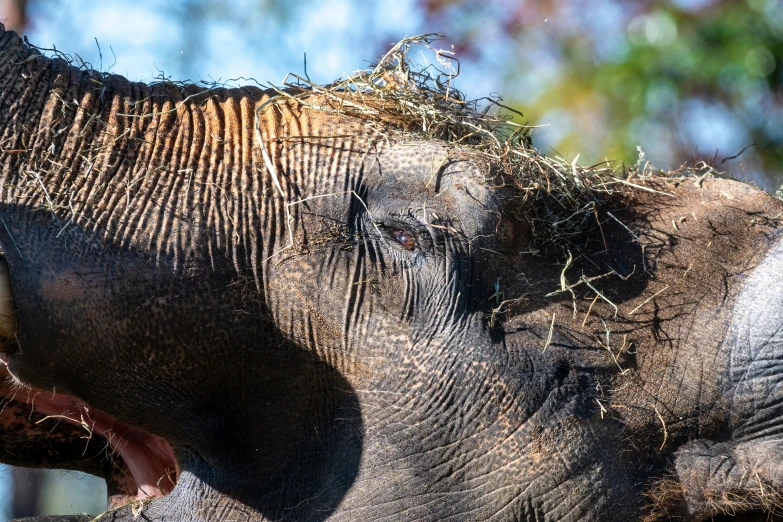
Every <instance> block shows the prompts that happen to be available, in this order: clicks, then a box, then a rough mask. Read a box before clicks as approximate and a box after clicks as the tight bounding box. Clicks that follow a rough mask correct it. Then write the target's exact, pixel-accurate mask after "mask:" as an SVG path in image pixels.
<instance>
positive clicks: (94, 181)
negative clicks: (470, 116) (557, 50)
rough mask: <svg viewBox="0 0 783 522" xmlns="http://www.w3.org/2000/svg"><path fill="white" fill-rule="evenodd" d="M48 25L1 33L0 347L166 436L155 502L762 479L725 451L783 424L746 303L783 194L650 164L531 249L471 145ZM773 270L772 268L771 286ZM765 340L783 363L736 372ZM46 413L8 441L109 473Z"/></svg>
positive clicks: (204, 508) (33, 375)
mask: <svg viewBox="0 0 783 522" xmlns="http://www.w3.org/2000/svg"><path fill="white" fill-rule="evenodd" d="M30 52H31V51H30V50H29V49H28V48H27V47H26V46H24V45H23V44H22V43H21V42H20V41H19V39H18V37H17V36H16V35H14V34H12V33H6V34H5V35H4V36H3V37H2V40H0V93H1V94H0V129H1V130H2V140H3V141H2V150H0V161H1V162H2V167H3V170H2V173H1V174H0V197H1V199H0V220H2V222H1V223H0V224H1V225H2V226H0V244H2V246H3V250H4V253H5V259H6V261H7V263H8V266H9V272H10V282H11V287H12V290H13V298H14V306H15V309H16V332H15V333H14V335H13V336H7V339H6V342H5V344H4V347H3V350H2V351H3V353H4V357H5V358H6V359H7V361H8V368H9V370H10V371H11V373H12V374H13V375H14V376H15V378H18V379H19V380H20V381H21V382H22V383H24V384H25V385H28V386H32V387H34V388H36V389H39V390H46V392H47V393H54V394H58V393H59V394H67V395H70V396H73V397H77V398H78V399H79V400H81V401H84V403H86V404H89V405H90V407H92V408H96V409H97V410H100V411H102V412H105V414H107V415H109V416H111V417H112V418H114V419H117V420H118V421H121V422H123V423H126V424H127V425H130V426H133V427H137V428H139V429H141V430H145V431H146V432H149V433H150V434H154V435H155V436H158V437H161V438H163V439H165V441H167V443H168V444H170V445H171V448H172V449H173V452H174V455H175V457H176V460H177V464H178V467H179V470H180V474H179V479H178V481H177V486H176V487H175V488H174V490H173V491H172V492H171V493H169V494H168V495H166V496H163V497H161V498H157V499H154V500H149V501H147V502H145V503H144V505H143V508H142V512H143V514H144V516H146V517H147V518H148V519H149V520H160V521H174V520H203V521H207V520H209V521H215V520H217V521H220V520H226V521H228V520H327V519H328V520H346V521H348V520H357V521H358V520H361V521H364V520H542V519H547V520H637V519H640V518H642V517H644V516H651V517H659V518H665V517H668V516H673V515H675V514H676V515H682V516H683V517H686V518H687V517H690V518H691V519H694V520H696V519H700V518H704V517H708V516H710V515H711V514H712V513H714V512H717V511H719V510H720V509H722V508H725V507H726V506H725V503H723V504H721V502H722V500H721V499H725V498H728V497H727V493H731V494H733V495H740V496H743V498H744V499H745V500H747V502H746V504H747V505H746V506H745V507H744V508H743V509H745V508H747V510H759V509H762V508H764V507H765V506H764V505H762V504H763V502H762V501H761V500H760V499H759V498H758V495H757V494H756V493H755V491H756V490H754V489H752V488H754V487H755V486H754V485H752V484H751V483H750V482H748V481H747V480H746V478H745V477H743V476H737V477H734V476H733V475H731V474H730V473H729V474H728V475H727V477H728V478H726V480H723V481H722V482H721V480H718V479H720V478H721V477H717V478H716V477H713V476H709V474H710V471H709V470H710V469H712V468H714V467H715V466H714V464H715V462H717V461H715V460H712V459H713V458H718V457H719V456H720V455H722V454H732V455H735V454H736V458H734V459H733V460H732V461H731V462H732V465H734V464H736V463H741V461H742V459H743V458H744V457H743V456H742V455H744V454H747V453H752V448H751V450H747V447H748V446H747V445H748V444H750V445H752V444H756V443H757V442H759V439H762V440H761V442H763V443H765V444H767V446H765V447H769V444H771V443H772V442H771V441H773V440H774V437H776V436H778V435H779V430H780V429H781V428H780V423H779V422H777V420H778V419H780V418H782V417H783V416H782V415H781V414H783V412H779V411H777V410H776V409H775V407H774V404H776V401H777V386H776V381H775V377H774V376H775V375H777V374H778V373H777V370H776V368H777V366H776V365H777V363H778V362H779V359H780V357H781V354H780V352H779V350H778V344H776V343H778V339H777V337H776V336H778V335H779V334H778V333H777V330H775V328H774V324H773V323H774V318H772V319H768V320H767V322H766V323H764V325H760V326H763V329H760V330H759V331H763V332H767V333H766V334H764V336H765V339H762V340H761V341H763V342H760V345H763V346H765V347H768V348H769V353H768V354H767V355H765V356H764V357H763V361H762V362H764V364H767V363H768V366H763V367H762V369H761V370H758V368H757V367H756V366H754V364H756V360H757V359H754V358H753V357H744V358H743V356H742V354H746V353H755V352H754V351H753V350H755V349H756V345H757V344H759V343H755V341H754V342H751V343H750V344H751V345H752V346H751V347H750V348H743V342H744V341H745V340H747V339H748V338H752V335H749V334H747V333H743V332H744V330H742V328H741V327H740V326H741V325H738V324H737V321H738V320H735V318H738V317H740V315H739V314H738V313H736V312H737V311H736V310H735V306H734V305H735V303H736V302H740V303H753V302H755V301H754V296H756V295H758V294H756V293H752V292H758V291H751V290H744V288H745V287H744V286H743V285H744V282H745V280H746V275H747V274H751V273H754V272H753V271H754V269H755V268H756V267H757V266H766V267H772V268H767V269H766V270H767V272H770V273H773V272H774V267H775V266H777V265H774V264H772V265H770V264H767V265H765V264H764V263H774V261H775V259H774V256H778V255H780V254H779V252H780V248H779V247H777V246H776V245H777V242H778V241H779V239H778V238H779V236H780V230H781V226H780V224H779V222H778V221H777V218H778V217H779V216H780V213H781V211H782V210H783V208H782V206H781V204H780V202H778V201H776V200H773V199H772V198H771V197H769V196H767V195H765V194H763V193H762V192H760V191H758V190H756V189H752V188H750V187H747V186H746V185H742V184H740V183H736V182H731V181H727V180H704V181H703V182H701V183H699V184H698V186H697V185H696V184H694V182H693V180H687V181H685V182H683V181H681V180H666V179H646V180H637V182H638V184H641V185H643V186H645V188H647V189H650V190H647V191H643V190H640V191H638V192H634V193H629V194H627V195H626V196H623V198H622V199H618V200H617V201H613V202H611V203H610V205H611V209H612V212H613V213H612V215H611V216H612V217H611V218H610V217H609V215H608V214H600V215H599V214H598V212H596V219H597V220H598V224H599V225H598V226H596V227H595V228H594V229H593V230H587V231H586V232H585V234H584V237H581V238H579V240H577V241H575V242H574V243H573V244H572V245H571V247H570V248H572V249H573V251H571V250H569V253H570V254H572V256H571V257H572V261H571V262H569V263H568V264H567V265H566V266H565V268H564V264H563V260H564V259H565V258H566V252H563V251H559V252H549V253H547V254H545V253H544V252H542V251H541V250H538V252H537V253H536V249H537V248H538V247H537V245H540V242H538V241H537V239H538V238H536V234H537V233H539V231H538V230H537V229H533V228H532V227H531V225H530V224H529V223H528V222H527V221H526V220H525V219H523V215H524V213H525V212H528V211H529V208H528V207H526V206H525V205H526V204H528V202H527V199H526V198H525V193H524V191H522V190H521V189H520V188H519V187H517V186H514V185H513V184H508V183H498V180H497V179H495V178H494V177H493V174H492V172H491V171H490V170H489V168H488V166H487V164H486V163H485V162H482V161H480V160H479V159H478V158H477V157H475V155H471V154H470V153H469V151H466V150H463V149H460V148H459V147H458V146H454V145H450V144H446V143H441V142H436V141H424V140H421V139H417V138H415V137H410V136H407V137H401V136H397V135H392V136H393V137H394V139H387V138H388V137H387V136H383V135H380V134H379V133H378V132H377V130H373V129H372V128H370V127H369V126H368V125H366V123H365V122H363V121H357V120H355V119H351V118H348V117H345V116H342V115H339V114H336V113H335V112H334V111H330V110H314V109H311V108H308V107H305V106H303V105H299V104H297V103H296V102H293V101H288V100H281V101H279V103H276V104H266V105H265V102H267V101H268V99H269V96H270V93H268V92H262V91H260V90H258V89H253V88H242V89H210V90H203V89H200V88H197V87H192V86H190V87H180V86H177V85H173V84H158V85H154V86H146V85H142V84H137V83H130V82H128V81H127V80H125V79H123V78H120V77H117V76H109V75H106V76H102V75H99V74H97V73H90V72H87V71H80V70H77V69H75V68H70V67H68V66H67V64H65V63H64V62H62V61H61V60H49V59H47V58H42V57H39V56H38V57H37V56H35V55H34V54H32V55H31V54H30ZM312 101H313V103H312V104H311V105H319V104H321V105H324V106H326V107H327V108H332V109H334V107H330V106H329V105H328V104H329V101H328V100H327V99H323V98H319V97H314V99H313V100H312ZM259 108H260V110H259V112H258V114H256V112H257V109H259ZM256 122H258V129H257V128H256ZM264 150H265V151H266V152H267V153H268V155H269V158H270V162H271V164H272V166H273V169H272V170H273V171H274V172H270V169H268V168H267V166H266V162H265V161H264V158H263V151H264ZM275 178H276V179H277V182H275ZM278 184H279V186H278ZM671 194H673V195H674V197H672V196H671ZM724 200H725V201H730V204H724V203H725V201H724ZM602 210H603V209H602ZM770 259H772V261H770ZM585 281H586V282H585ZM588 283H589V284H588ZM775 284H778V283H776V282H775V280H774V278H771V277H769V276H765V277H763V278H762V283H759V284H758V285H756V286H757V287H759V288H761V287H763V288H765V289H766V290H765V291H767V294H769V295H767V294H764V295H765V296H767V297H765V302H773V301H774V299H775V296H776V295H780V294H778V293H777V289H776V288H775ZM569 289H570V290H569ZM780 290H781V293H783V288H781V289H780ZM572 291H573V294H572V293H571V292H572ZM743 292H745V293H744V294H743ZM747 292H751V294H747ZM503 302H505V304H503V305H502V306H501V303H503ZM509 303H513V304H514V306H513V307H511V306H510V304H509ZM743 306H744V307H745V308H747V307H748V306H750V305H749V304H748V305H743ZM773 315H774V314H773ZM751 316H752V317H751V318H750V319H748V320H747V321H744V322H743V324H745V323H749V324H750V328H751V329H753V328H755V327H756V326H755V324H754V320H755V319H753V318H754V317H757V316H758V314H751ZM732 321H734V322H732ZM731 325H734V326H733V327H732V326H731ZM770 325H771V326H770ZM729 333H731V335H729ZM738 339H739V340H738ZM741 341H742V342H741ZM781 349H783V347H781ZM742 350H745V352H743V351H742ZM748 350H750V352H748ZM738 365H739V366H738ZM742 365H744V366H742ZM754 368H755V370H754ZM743 369H747V370H748V372H750V373H751V374H752V373H753V371H756V373H759V374H760V375H761V376H762V377H768V379H761V380H760V381H759V380H756V381H753V383H754V385H756V386H757V388H754V391H753V393H749V392H747V391H743V390H745V388H743V386H744V384H743V383H745V381H744V380H743V379H744V377H743V375H745V374H746V373H747V372H745V373H743V371H742V370H743ZM781 374H783V373H781ZM738 375H739V376H738ZM732 376H733V377H732ZM758 386H761V387H762V388H763V389H760V388H758ZM765 386H766V388H764V387H765ZM765 390H766V392H767V393H766V395H767V396H769V397H770V404H772V406H769V405H759V404H758V403H759V400H758V395H759V394H761V395H764V392H765ZM745 397H747V398H748V399H747V400H745ZM18 406H19V408H20V410H19V411H22V410H21V408H23V407H22V406H21V405H18ZM28 409H29V407H28ZM9 411H10V410H9ZM760 412H761V413H763V415H761V417H763V422H762V421H760V420H759V418H760V417H759V414H760ZM17 417H18V416H17ZM2 419H4V417H3V416H2V415H0V420H2ZM762 425H763V427H762V428H759V426H762ZM0 426H2V424H0ZM34 426H37V425H35V424H34V423H30V424H25V423H22V424H21V428H22V429H21V431H22V432H25V433H29V434H31V435H30V436H29V437H21V438H18V440H16V441H15V444H16V445H17V446H18V447H20V448H22V449H23V450H24V451H22V452H21V454H22V455H26V457H17V460H16V461H13V459H10V458H9V457H7V456H6V457H5V460H6V461H12V462H14V463H19V464H25V463H26V464H28V465H29V464H34V465H38V466H50V465H55V466H63V467H70V468H74V469H86V470H87V471H91V472H93V473H98V474H103V475H104V476H109V477H111V476H113V475H114V474H115V473H116V472H117V469H116V468H113V467H111V466H109V465H108V464H101V466H103V467H107V466H108V467H107V469H103V468H101V469H97V468H95V469H93V468H90V465H86V464H83V463H81V462H80V461H79V459H78V457H76V455H77V453H76V452H75V451H74V446H73V444H75V439H74V443H73V444H70V443H68V442H67V440H71V439H68V438H67V437H68V434H69V433H70V432H71V431H72V427H70V426H69V425H67V424H66V425H64V427H63V428H61V431H58V430H57V429H55V430H53V431H50V432H48V433H49V435H46V434H42V437H43V440H44V441H45V443H46V444H52V443H54V441H56V440H59V441H60V442H61V443H62V444H63V446H62V447H63V449H62V451H61V454H62V455H67V454H69V452H70V453H72V454H73V455H74V457H72V458H63V459H61V461H57V462H50V461H49V460H47V459H45V458H43V457H41V455H40V454H36V453H35V448H38V447H39V446H40V444H41V439H36V438H35V437H34V436H33V435H34V434H35V431H34V430H35V427H34ZM751 435H753V436H751ZM3 436H8V435H7V434H6V433H4V434H3ZM0 440H3V439H0ZM63 440H65V441H66V442H62V441H63ZM718 443H720V444H729V445H730V447H729V448H728V449H729V450H731V451H724V449H726V448H723V447H721V448H719V449H720V451H718V450H717V449H716V450H714V451H713V450H712V449H710V448H714V447H717V446H715V444H718ZM694 448H695V449H694ZM704 448H707V449H706V450H705V449H704ZM743 448H744V449H743ZM743 451H744V453H743ZM732 452H733V453H732ZM768 454H769V455H771V456H769V457H767V458H768V460H770V461H774V459H775V458H777V457H779V456H780V452H779V451H777V448H776V447H774V446H773V447H772V449H771V450H770V451H769V452H768ZM25 458H26V459H27V460H25ZM127 464H128V463H122V462H120V463H119V464H118V466H119V468H122V466H123V465H127ZM737 465H739V464H737ZM98 467H100V466H98ZM769 468H770V469H762V468H758V469H757V475H758V480H760V481H761V483H762V484H764V485H765V487H766V488H767V489H768V490H769V491H770V492H771V493H770V494H772V492H776V491H778V490H779V489H781V488H783V484H782V483H781V477H779V476H778V475H776V473H775V470H774V469H773V468H774V466H770V467H769ZM704 469H706V470H707V471H706V472H705V473H704V474H700V473H701V472H700V471H699V470H704ZM735 469H739V468H738V467H735ZM693 470H696V471H693ZM702 475H705V476H702ZM668 476H671V477H674V478H673V479H672V480H674V481H675V486H676V487H674V488H669V489H667V490H666V494H661V495H658V497H656V498H655V499H654V500H653V501H651V500H650V498H649V497H648V496H645V493H646V492H649V491H650V490H651V489H655V487H656V486H655V485H660V484H663V483H664V482H663V480H664V478H665V477H668ZM132 490H133V487H132V486H127V485H126V486H125V488H124V489H121V492H122V493H123V494H129V495H132V494H133V491H132ZM659 490H661V488H658V489H657V490H656V491H659ZM781 490H783V489H781ZM754 495H755V496H754ZM732 498H733V497H732ZM705 499H707V500H705ZM651 503H652V504H653V505H651ZM138 509H139V507H138V505H136V506H134V507H130V506H129V507H125V508H120V509H118V510H117V511H114V512H113V513H111V514H110V515H108V516H107V517H106V518H105V519H106V520H112V519H113V520H132V519H134V516H135V514H134V510H135V511H138ZM91 518H92V517H86V518H79V517H70V518H67V517H64V518H59V519H57V520H91ZM38 520H41V521H43V520H53V519H51V518H40V519H38Z"/></svg>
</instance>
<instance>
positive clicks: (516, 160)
mask: <svg viewBox="0 0 783 522" xmlns="http://www.w3.org/2000/svg"><path fill="white" fill-rule="evenodd" d="M439 38H442V35H439V34H425V35H420V36H414V37H410V38H405V39H403V40H401V41H400V42H398V43H397V44H395V45H394V46H393V47H392V48H391V50H390V51H389V52H387V53H386V54H385V55H384V56H383V58H381V60H380V61H379V62H378V63H376V64H373V65H371V66H369V67H368V68H366V69H364V70H360V71H357V72H356V73H354V74H352V75H350V76H348V77H347V78H345V79H340V80H337V81H334V82H332V83H330V84H327V85H318V84H315V83H313V82H311V81H310V80H309V79H308V78H306V77H301V76H298V75H296V74H293V73H289V74H288V75H287V76H286V78H285V79H284V81H283V86H282V87H279V88H278V87H275V86H272V85H270V87H271V88H272V89H274V90H275V91H276V92H277V94H278V96H275V97H273V98H272V99H270V100H269V101H268V102H267V103H265V104H264V106H262V107H261V108H260V110H263V109H264V108H266V107H269V106H270V105H274V104H277V103H286V102H288V101H289V100H294V101H295V102H296V103H298V104H300V105H301V106H303V107H306V108H309V109H312V110H319V111H326V112H335V113H339V114H343V115H346V116H350V117H354V118H357V119H360V120H362V121H364V122H367V123H368V124H369V125H370V126H371V127H372V128H374V129H375V130H377V131H378V132H379V133H381V134H382V135H383V136H386V137H390V138H391V139H395V138H396V139H436V140H441V141H444V142H446V143H447V144H451V145H454V146H459V147H460V150H461V152H463V153H464V152H467V153H468V154H472V155H474V156H475V158H476V159H477V160H478V161H480V162H481V163H483V164H485V165H487V166H488V172H489V175H490V177H491V182H492V184H493V185H495V186H514V187H516V188H517V189H518V191H517V192H518V193H519V194H521V196H520V197H521V199H522V201H521V203H522V204H524V205H525V209H526V211H525V213H524V217H525V219H526V220H527V221H528V224H529V225H530V229H531V232H532V234H531V235H532V237H533V238H534V246H536V247H537V248H540V249H541V250H540V251H541V253H544V254H547V253H551V247H553V246H554V247H558V248H556V252H554V254H555V255H556V257H558V258H560V257H562V258H563V259H565V258H566V257H567V254H566V252H567V251H568V249H569V247H570V246H571V245H572V244H573V242H572V240H578V239H579V238H582V237H583V234H584V232H585V231H586V230H588V229H593V228H595V226H596V225H595V223H596V221H597V219H596V218H597V212H598V210H611V209H610V208H609V206H608V205H607V202H608V201H610V200H611V201H614V202H617V201H620V200H621V198H617V197H615V196H617V195H623V194H626V193H628V192H629V191H638V190H645V191H651V192H657V191H655V190H653V189H650V188H649V187H646V186H644V185H643V183H642V182H639V183H634V182H633V181H631V180H633V179H634V178H636V179H648V178H649V177H651V176H652V175H658V172H657V171H655V170H654V169H652V168H651V166H650V164H649V162H646V161H644V153H643V152H642V151H641V150H640V156H639V161H638V162H637V164H636V165H632V166H619V167H618V166H616V165H615V164H614V163H613V162H610V161H604V162H601V163H599V164H597V165H592V166H588V167H583V166H580V165H578V164H577V160H578V158H579V156H578V155H577V157H576V158H574V159H573V160H572V161H567V160H566V159H565V158H562V157H559V156H555V157H548V156H544V155H542V154H540V153H538V152H537V151H536V150H535V149H533V147H532V143H531V138H530V136H531V131H532V130H533V129H534V127H532V126H528V125H521V124H518V123H514V122H513V121H511V117H512V116H520V117H521V116H522V115H521V113H519V112H516V111H514V110H513V109H511V108H509V107H507V106H505V105H503V103H502V99H501V98H500V97H497V96H495V97H487V98H480V99H476V100H467V99H466V97H465V95H464V94H463V93H462V92H460V91H459V90H457V89H456V88H455V87H454V85H453V80H454V79H455V78H456V77H457V76H458V74H459V62H458V60H457V59H456V58H455V57H454V56H453V53H452V52H450V51H445V50H442V49H436V48H434V47H433V46H432V44H433V42H435V41H436V40H437V39H439ZM417 47H423V48H424V49H427V50H428V51H429V52H430V53H431V54H433V55H434V60H433V63H425V64H421V63H418V62H415V61H414V60H412V58H411V55H412V52H411V51H412V50H413V49H414V48H417ZM421 55H422V56H424V54H423V53H422V54H421ZM417 56H418V54H417ZM425 60H426V57H425ZM708 169H709V170H707V168H705V169H703V170H704V171H705V172H703V174H704V175H705V176H706V175H711V173H712V169H711V168H708ZM687 170H688V169H682V168H681V169H679V170H678V171H677V172H676V173H677V174H682V173H683V172H685V173H686V174H690V172H686V171H687ZM599 226H600V225H599ZM579 242H580V241H579Z"/></svg>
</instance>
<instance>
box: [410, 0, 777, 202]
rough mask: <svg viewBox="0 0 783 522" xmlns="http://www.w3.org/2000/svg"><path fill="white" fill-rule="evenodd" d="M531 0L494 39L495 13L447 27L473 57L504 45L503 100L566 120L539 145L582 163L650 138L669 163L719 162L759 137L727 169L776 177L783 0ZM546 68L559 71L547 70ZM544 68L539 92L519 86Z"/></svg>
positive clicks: (435, 13) (660, 159)
mask: <svg viewBox="0 0 783 522" xmlns="http://www.w3.org/2000/svg"><path fill="white" fill-rule="evenodd" d="M468 3H469V2H468V1H467V0H456V1H448V0H439V1H435V0H433V1H429V2H427V1H425V4H426V6H427V9H428V12H429V13H430V17H431V19H432V20H438V21H440V22H441V23H445V24H448V23H449V22H450V21H452V20H457V19H459V18H458V17H457V15H456V13H457V12H459V11H460V10H461V9H468V7H467V4H468ZM491 3H492V2H491ZM529 4H530V3H523V5H522V6H521V7H519V8H518V9H517V10H516V11H512V12H509V13H506V15H507V17H508V19H509V20H510V21H508V22H507V23H496V24H495V27H499V28H501V29H502V31H501V33H500V34H499V35H495V38H494V40H495V42H494V43H492V42H490V41H487V34H486V32H482V31H481V27H482V24H484V25H486V24H489V23H491V21H492V20H491V17H494V16H496V15H495V14H486V15H484V16H485V18H484V19H483V20H482V19H481V18H479V19H477V20H473V21H472V22H470V24H469V25H462V26H460V25H457V26H456V27H455V30H456V33H454V34H452V35H451V36H452V37H454V38H455V40H456V41H457V45H458V48H462V49H465V50H467V53H468V55H473V56H475V57H476V61H477V62H481V61H482V60H485V59H487V58H488V57H489V53H491V52H497V49H498V48H503V49H505V52H506V54H507V55H508V56H509V58H508V59H506V60H504V61H503V62H502V63H501V66H502V67H503V68H504V70H503V71H502V72H501V74H503V75H504V78H505V82H504V83H505V85H504V88H503V92H504V94H505V96H506V101H507V102H510V103H511V105H512V106H513V107H514V108H515V109H518V110H520V111H521V112H523V113H524V114H525V116H526V117H528V118H530V119H531V120H532V121H533V122H534V123H536V124H550V125H552V127H553V128H556V129H557V130H558V132H554V131H550V129H546V130H543V131H541V134H542V135H544V136H546V133H548V132H553V134H554V137H553V138H550V139H545V140H543V143H542V141H541V140H539V142H538V145H539V146H542V145H543V146H544V147H547V148H548V147H552V148H554V149H556V150H557V151H558V152H560V153H562V154H564V155H565V156H568V157H574V156H575V155H576V154H581V155H582V159H583V161H584V160H585V159H586V160H587V161H599V160H601V159H603V158H605V157H609V158H617V159H620V160H623V161H625V162H628V163H632V162H633V161H634V160H635V159H636V146H637V145H642V146H643V148H644V150H645V151H647V152H648V156H649V157H650V158H651V160H652V161H653V163H656V164H662V165H661V166H663V167H673V166H676V165H678V164H680V163H681V162H684V161H691V162H693V161H695V160H706V161H707V162H708V163H711V164H712V165H714V166H719V164H720V163H721V158H726V157H730V156H734V155H736V154H737V153H739V152H740V151H741V150H742V149H743V148H745V147H746V146H748V145H750V144H751V143H755V144H756V147H750V148H749V149H748V150H747V151H745V152H744V153H743V155H742V156H741V157H739V158H737V159H734V160H731V161H727V162H726V163H724V164H723V165H720V167H721V168H722V169H726V168H728V169H729V171H730V172H733V173H735V174H737V175H738V176H740V177H743V176H744V177H749V178H750V179H754V180H755V181H757V182H759V183H760V184H763V185H765V186H767V187H768V188H770V189H773V187H777V186H778V184H779V182H775V181H774V180H775V179H776V176H780V174H781V173H783V91H782V90H781V83H783V1H781V0H748V1H723V2H720V1H713V2H705V1H699V2H695V1H690V2H688V1H685V0H680V1H678V2H676V5H675V4H674V3H664V2H647V3H638V2H621V1H620V0H581V1H580V2H576V3H574V2H563V1H548V2H540V3H538V4H537V5H536V6H532V5H529ZM681 6H685V7H681ZM688 6H691V7H690V9H689V8H687V7H688ZM485 12H486V13H493V10H492V9H487V10H486V11H485ZM474 14H476V16H478V17H481V16H482V15H481V14H479V13H478V12H477V13H474ZM596 20H598V21H599V22H596ZM452 27H454V26H452ZM493 49H494V50H493ZM542 64H544V65H542ZM544 67H547V68H548V70H549V71H552V70H554V73H549V74H545V72H546V69H544ZM542 70H544V73H542V72H541V71H542ZM531 76H532V77H533V80H531ZM537 78H541V80H538V81H539V82H543V85H538V86H537V87H539V88H540V89H539V92H532V94H531V91H530V90H529V89H528V90H525V89H520V88H519V86H521V85H526V84H530V83H535V82H536V79H537ZM533 139H534V143H536V133H535V132H534V134H533ZM714 147H720V150H719V151H717V152H716V150H715V149H714ZM748 168H751V169H753V168H757V169H758V168H760V169H761V170H763V171H764V172H765V173H766V175H767V177H766V179H764V178H763V177H755V178H754V177H753V173H752V172H743V171H744V169H748ZM777 179H780V178H779V177H778V178H777Z"/></svg>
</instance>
